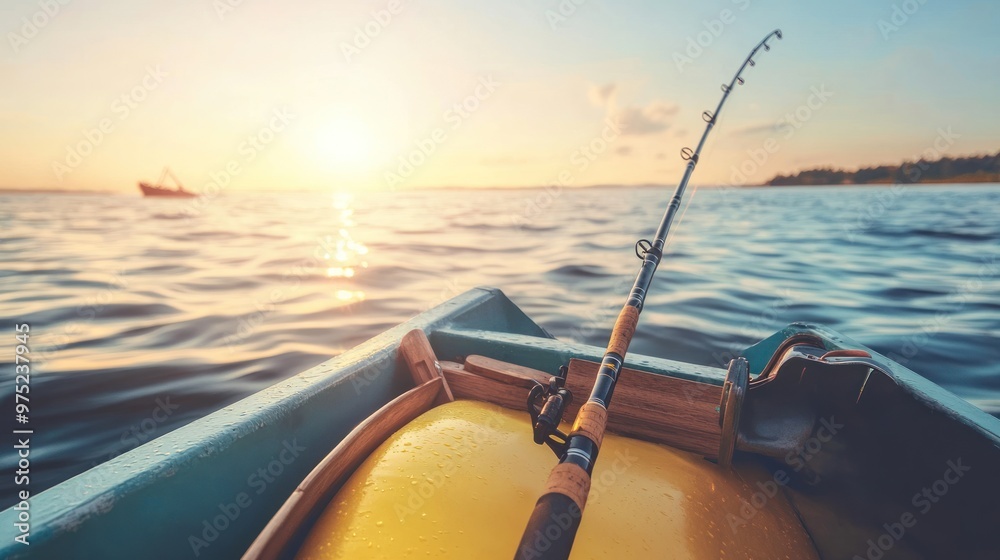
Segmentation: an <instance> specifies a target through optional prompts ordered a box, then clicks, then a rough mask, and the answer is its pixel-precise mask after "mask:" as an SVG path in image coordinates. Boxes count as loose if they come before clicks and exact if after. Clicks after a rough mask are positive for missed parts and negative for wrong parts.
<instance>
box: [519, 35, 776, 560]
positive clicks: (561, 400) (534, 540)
mask: <svg viewBox="0 0 1000 560" xmlns="http://www.w3.org/2000/svg"><path fill="white" fill-rule="evenodd" d="M771 37H777V38H778V39H781V30H780V29H775V30H774V31H772V32H770V33H768V34H767V36H766V37H764V39H763V40H762V41H761V42H760V43H758V44H757V46H756V47H754V48H753V50H752V51H750V54H749V55H748V56H747V58H746V60H744V61H743V64H742V65H741V66H740V69H739V70H738V71H737V72H736V75H734V76H733V79H732V80H730V82H729V84H723V85H722V99H720V100H719V105H718V106H717V107H716V108H715V112H714V113H710V112H708V111H705V112H703V113H702V114H701V116H702V118H703V119H704V120H705V122H706V123H707V124H706V126H705V132H703V133H702V135H701V140H700V141H699V142H698V146H697V147H696V148H695V149H694V151H692V150H691V148H684V149H682V150H681V157H682V158H683V159H685V160H687V162H688V163H687V168H686V169H685V170H684V177H683V178H682V179H681V182H680V184H679V185H677V189H676V190H675V191H674V196H673V198H672V199H671V200H670V205H669V206H668V207H667V210H666V212H665V213H664V214H663V219H662V220H661V221H660V226H659V227H658V228H657V229H656V235H655V236H654V237H653V241H652V242H650V241H648V240H645V239H641V240H639V241H638V242H637V243H636V244H635V251H636V255H637V256H638V257H639V258H641V259H642V267H641V268H640V269H639V273H638V274H637V275H636V278H635V283H634V284H633V286H632V291H631V292H630V293H629V296H628V300H627V301H626V302H625V306H624V307H623V308H622V310H621V313H620V314H619V315H618V320H617V321H615V326H614V329H613V330H612V331H611V340H610V341H609V342H608V347H607V351H606V352H605V354H604V358H603V359H602V360H601V367H600V369H599V370H598V372H597V378H596V379H595V380H594V388H593V389H592V390H591V393H590V398H589V399H588V400H587V402H586V403H584V404H583V405H582V406H581V407H580V410H579V412H578V413H577V415H576V420H575V422H574V423H573V428H572V430H571V431H570V433H569V435H566V434H563V433H562V432H560V431H559V423H560V422H561V420H562V415H563V411H564V410H565V408H566V406H568V405H569V402H570V401H571V400H572V395H571V394H570V392H569V391H568V390H567V389H566V388H565V382H566V375H567V373H568V371H567V369H566V368H565V367H562V368H560V370H559V375H558V376H556V377H553V378H552V379H551V380H550V381H549V386H548V387H545V386H543V385H542V384H540V383H539V384H536V386H535V387H533V388H532V389H531V392H530V393H529V395H528V413H529V414H530V415H531V419H532V427H533V430H534V439H535V443H538V444H542V443H544V444H546V445H548V446H549V447H550V448H552V450H553V451H555V453H556V456H558V457H559V464H557V465H556V466H555V468H553V469H552V472H551V473H550V474H549V478H548V481H547V482H546V484H545V491H544V492H543V494H542V496H541V497H540V498H538V501H537V502H536V503H535V509H534V510H533V511H532V512H531V518H530V519H529V520H528V525H527V527H526V528H525V530H524V535H523V536H522V537H521V542H520V544H518V547H517V554H516V556H515V560H527V559H534V558H541V559H546V560H556V559H559V560H565V559H566V558H569V552H570V549H571V548H572V547H573V540H574V539H575V537H576V531H577V529H578V528H579V527H580V521H581V519H582V517H583V509H584V506H585V505H586V503H587V495H588V494H589V493H590V476H591V474H592V473H593V470H594V463H595V462H596V461H597V454H598V451H599V450H600V448H601V441H602V440H603V439H604V431H605V428H606V426H607V422H608V407H609V406H610V405H611V397H612V395H613V394H614V391H615V383H617V381H618V373H619V371H621V368H622V363H623V362H624V360H625V354H626V352H627V351H628V347H629V344H630V343H631V342H632V336H633V335H634V334H635V328H636V325H637V324H638V322H639V313H640V312H642V306H643V302H644V301H645V298H646V294H647V292H648V291H649V285H650V283H651V282H652V280H653V274H654V273H655V272H656V267H657V265H658V264H659V263H660V259H661V258H662V257H663V246H664V244H665V243H666V240H667V234H668V233H669V231H670V224H671V223H672V222H673V221H674V215H675V214H676V213H677V209H678V208H679V207H680V205H681V198H682V197H683V196H684V189H685V188H686V187H687V184H688V180H689V179H690V178H691V173H692V172H694V168H695V166H696V165H697V164H698V158H699V156H700V155H701V149H702V147H704V145H705V139H706V138H708V133H709V132H711V131H712V127H714V126H715V122H716V119H718V117H719V113H720V112H721V111H722V106H723V105H725V103H726V99H728V98H729V94H730V93H732V91H733V87H734V86H735V85H736V84H739V85H743V83H744V80H743V77H742V76H741V74H743V71H744V70H745V69H746V67H747V66H754V65H756V63H755V62H754V60H753V57H754V55H756V54H757V52H758V51H759V50H760V49H762V48H763V49H764V50H765V51H769V50H771V47H770V45H768V44H767V42H768V40H770V39H771ZM543 397H544V399H545V400H544V404H542V405H540V406H539V404H538V403H539V402H540V401H541V400H542V398H543Z"/></svg>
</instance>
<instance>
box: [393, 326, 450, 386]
mask: <svg viewBox="0 0 1000 560" xmlns="http://www.w3.org/2000/svg"><path fill="white" fill-rule="evenodd" d="M399 355H400V357H402V359H403V362H405V363H406V367H407V369H408V370H409V371H410V375H411V376H413V384H414V385H423V384H424V383H427V382H428V381H430V380H432V379H444V376H443V375H442V373H441V364H440V363H439V362H438V359H437V356H435V355H434V349H433V348H431V342H430V341H429V340H427V335H426V334H424V331H422V330H420V329H413V330H412V331H410V332H408V333H406V334H405V335H403V338H402V339H401V340H400V341H399ZM453 400H455V396H454V395H453V394H452V393H451V389H450V388H449V387H448V383H447V382H445V383H444V388H443V390H442V391H441V393H440V394H439V395H438V400H437V404H444V403H447V402H451V401H453Z"/></svg>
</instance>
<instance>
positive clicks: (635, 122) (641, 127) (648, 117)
mask: <svg viewBox="0 0 1000 560" xmlns="http://www.w3.org/2000/svg"><path fill="white" fill-rule="evenodd" d="M676 113H677V106H676V105H667V104H665V103H661V102H658V101H654V102H653V103H650V104H649V105H647V106H645V107H626V108H624V109H622V110H621V111H619V112H618V114H617V115H616V118H617V120H618V124H619V126H621V128H622V134H625V135H636V136H639V135H643V134H654V133H656V132H662V131H664V130H666V129H668V128H670V123H669V122H667V121H668V119H669V117H671V116H673V115H674V114H676Z"/></svg>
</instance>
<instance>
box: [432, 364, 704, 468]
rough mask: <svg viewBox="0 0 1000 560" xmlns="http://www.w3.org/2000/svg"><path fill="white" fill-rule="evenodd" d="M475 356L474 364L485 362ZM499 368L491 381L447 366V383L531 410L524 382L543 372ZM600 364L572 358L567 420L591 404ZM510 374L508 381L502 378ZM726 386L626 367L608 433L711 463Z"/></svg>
mask: <svg viewBox="0 0 1000 560" xmlns="http://www.w3.org/2000/svg"><path fill="white" fill-rule="evenodd" d="M476 358H477V357H474V356H470V357H469V358H468V359H467V361H468V360H469V359H471V360H473V362H474V363H479V364H483V363H484V362H482V361H480V360H477V359H476ZM489 364H490V365H491V366H492V367H495V368H496V369H494V370H493V371H492V372H491V374H490V376H489V377H484V376H482V375H477V374H474V373H470V372H469V371H466V369H465V368H464V367H463V366H461V365H460V364H455V363H452V362H445V363H444V364H443V365H442V369H443V370H444V376H445V379H447V380H448V385H449V386H450V387H451V389H452V391H453V392H454V395H455V396H456V397H457V398H466V399H475V400H481V401H486V402H491V403H494V404H498V405H500V406H504V407H507V408H512V409H515V410H525V409H526V406H527V405H526V401H527V397H528V393H527V391H526V390H525V388H524V386H523V384H524V381H523V378H524V377H525V376H526V374H525V371H524V370H529V371H530V372H532V373H531V376H532V377H533V378H534V377H536V376H544V378H545V379H548V376H546V375H545V374H544V373H543V372H540V371H538V370H531V369H530V368H523V367H521V366H514V368H513V369H512V372H513V373H511V374H507V373H506V372H505V370H504V369H500V368H501V367H503V364H504V363H503V362H500V361H498V360H492V361H490V362H489ZM599 368H600V364H598V363H596V362H588V361H584V360H576V359H573V360H570V367H569V375H568V377H567V381H566V387H567V388H568V389H569V390H570V391H571V392H572V393H573V403H571V404H570V406H569V407H567V409H566V415H565V417H566V418H574V417H575V416H576V414H577V412H578V411H579V409H580V405H581V404H582V403H583V402H585V401H586V398H587V395H589V394H590V389H591V387H593V384H594V379H595V377H596V376H597V370H598V369H599ZM503 376H506V377H507V380H506V381H499V380H497V378H498V377H503ZM721 395H722V387H719V386H717V385H710V384H707V383H698V382H695V381H688V380H686V379H677V378H675V377H670V376H667V375H658V374H655V373H647V372H644V371H638V370H634V369H630V368H625V369H623V370H622V371H621V373H620V374H619V383H618V385H617V386H616V388H615V402H614V404H613V405H612V406H611V410H610V411H609V412H608V430H610V431H611V432H613V433H617V434H621V435H625V436H628V437H633V438H636V439H643V440H646V441H652V442H655V443H661V444H665V445H669V446H671V447H676V448H678V449H683V450H685V451H691V452H693V453H697V454H699V455H701V456H703V457H707V458H709V459H716V458H717V457H718V455H719V440H720V439H721V430H720V428H719V411H718V406H719V399H720V397H721Z"/></svg>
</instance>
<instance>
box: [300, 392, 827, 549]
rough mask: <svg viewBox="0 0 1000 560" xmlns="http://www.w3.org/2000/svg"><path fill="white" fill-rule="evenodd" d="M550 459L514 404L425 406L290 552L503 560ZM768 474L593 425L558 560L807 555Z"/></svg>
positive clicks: (804, 538)
mask: <svg viewBox="0 0 1000 560" xmlns="http://www.w3.org/2000/svg"><path fill="white" fill-rule="evenodd" d="M555 463H556V459H555V457H554V456H553V455H552V452H551V451H549V449H548V448H547V447H543V446H539V445H535V444H534V442H533V441H532V435H531V426H530V425H529V422H528V417H527V414H525V413H518V412H516V411H512V410H509V409H505V408H501V407H498V406H495V405H491V404H487V403H482V402H477V401H456V402H453V403H449V404H446V405H442V406H438V407H436V408H433V409H431V410H430V411H428V412H426V413H424V414H423V415H421V416H420V417H418V418H417V419H415V420H414V421H412V422H410V423H409V424H408V425H407V426H405V427H404V428H403V429H401V430H400V431H398V432H396V433H395V434H393V435H392V436H391V437H390V438H389V439H388V440H387V441H386V442H385V443H383V444H382V445H381V446H380V447H379V448H378V449H377V450H376V451H375V452H374V453H372V455H371V456H369V457H368V459H367V460H366V461H365V462H364V463H363V464H362V465H361V467H359V468H358V470H357V471H356V472H355V473H354V474H353V475H352V476H351V478H350V479H349V480H348V482H347V483H346V484H345V485H344V487H343V488H342V489H341V490H340V492H339V493H338V494H337V496H336V497H335V498H334V499H333V501H332V502H331V503H330V505H329V506H328V507H327V509H326V510H325V511H324V512H323V514H322V515H321V516H320V518H319V520H318V521H317V522H316V524H315V526H314V527H313V528H312V530H311V532H310V534H309V536H308V537H307V539H306V541H305V543H304V544H303V546H302V548H301V549H300V551H299V555H298V558H300V559H309V560H312V559H332V558H455V559H459V558H460V559H463V560H464V559H468V558H484V559H489V558H497V559H503V560H510V558H512V557H513V556H514V553H515V549H516V547H517V543H518V542H519V541H520V538H521V535H522V532H523V531H524V527H525V524H526V522H527V520H528V517H529V516H530V514H531V511H532V509H533V507H534V504H535V500H537V499H538V497H539V496H540V495H541V492H542V489H543V487H544V485H545V481H546V479H547V477H548V474H549V471H550V470H551V469H552V467H553V466H554V465H555ZM780 482H781V481H780V480H778V481H775V480H774V479H772V478H771V477H770V476H769V475H768V474H767V473H766V472H765V471H764V470H763V469H752V468H746V467H744V468H741V469H739V471H738V472H733V471H730V472H726V471H723V470H722V469H721V468H719V467H718V466H716V465H715V464H713V463H710V462H708V461H706V460H704V459H702V458H700V457H698V456H695V455H693V454H690V453H686V452H682V451H677V450H675V449H671V448H668V447H665V446H662V445H657V444H653V443H647V442H643V441H639V440H634V439H629V438H625V437H620V436H616V435H614V434H607V436H606V437H605V438H604V443H603V444H602V446H601V457H600V459H599V460H598V461H597V466H596V469H595V471H594V476H593V484H592V488H591V493H590V498H589V499H588V501H587V507H586V510H585V512H584V516H583V521H582V524H581V525H580V529H579V532H578V533H577V536H576V541H575V544H574V546H573V553H572V556H571V558H573V559H574V560H583V559H589V558H595V559H596V558H628V559H629V560H639V559H645V558H657V559H662V558H678V559H682V558H689V559H698V560H701V559H713V560H714V559H719V558H726V559H730V558H754V559H756V558H759V559H768V560H778V559H795V560H808V559H813V558H817V555H816V552H815V550H814V548H813V545H812V543H811V541H810V539H809V537H808V535H807V534H806V533H805V531H804V530H803V528H802V525H801V524H800V522H799V520H798V518H797V516H796V515H795V513H794V511H793V510H792V508H791V506H790V505H789V504H788V502H787V501H786V500H785V498H784V495H783V493H782V491H781V488H780ZM545 546H546V541H545V536H544V535H539V536H538V548H539V549H540V550H544V548H545Z"/></svg>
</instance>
